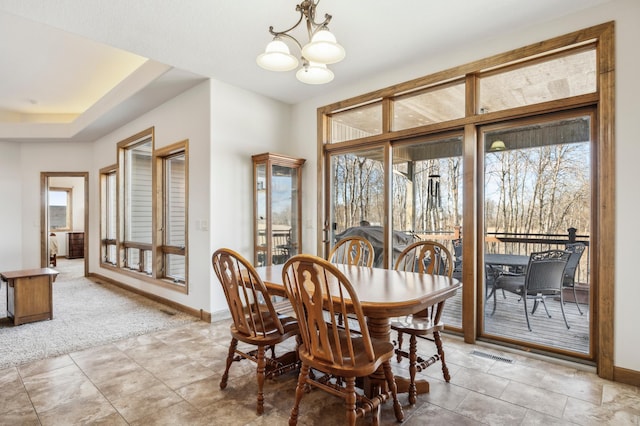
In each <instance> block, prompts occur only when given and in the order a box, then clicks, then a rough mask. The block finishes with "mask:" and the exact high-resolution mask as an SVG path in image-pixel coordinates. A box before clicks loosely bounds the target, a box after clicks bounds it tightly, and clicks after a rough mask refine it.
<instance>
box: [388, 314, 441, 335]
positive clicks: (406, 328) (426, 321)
mask: <svg viewBox="0 0 640 426" xmlns="http://www.w3.org/2000/svg"><path fill="white" fill-rule="evenodd" d="M391 329H393V330H395V331H400V332H402V333H407V334H415V335H417V336H424V335H426V334H429V333H433V332H434V331H441V330H444V323H443V322H442V321H440V322H438V323H437V324H434V322H433V320H432V319H431V318H426V317H417V316H414V315H407V316H405V317H398V318H394V319H392V320H391Z"/></svg>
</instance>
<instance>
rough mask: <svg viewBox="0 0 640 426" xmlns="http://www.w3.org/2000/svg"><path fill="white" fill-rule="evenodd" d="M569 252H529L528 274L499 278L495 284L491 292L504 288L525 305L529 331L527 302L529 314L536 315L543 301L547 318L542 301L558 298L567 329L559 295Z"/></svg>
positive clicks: (494, 301)
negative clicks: (529, 303)
mask: <svg viewBox="0 0 640 426" xmlns="http://www.w3.org/2000/svg"><path fill="white" fill-rule="evenodd" d="M570 255H571V253H570V252H568V251H565V250H548V251H543V252H537V253H531V255H530V257H529V264H528V266H527V272H526V273H525V274H523V275H511V274H510V275H506V274H503V275H500V276H499V277H498V278H497V279H496V281H495V283H494V292H495V291H497V290H498V289H503V290H506V291H508V292H511V293H514V294H517V295H519V296H520V297H521V298H522V301H523V302H524V314H525V317H526V319H527V327H528V328H529V331H531V324H530V323H529V311H528V309H527V300H533V308H532V309H531V315H533V314H534V313H535V312H536V309H538V305H539V304H540V302H542V306H544V310H545V311H546V313H547V316H548V317H549V318H551V314H549V310H548V309H547V304H546V303H545V299H546V298H547V297H549V296H552V297H556V296H560V309H561V310H562V317H563V318H564V324H565V325H566V326H567V329H569V328H570V327H569V323H568V322H567V317H566V316H565V314H564V297H563V295H562V288H563V280H564V273H565V269H566V267H567V261H568V260H569V256H570ZM496 299H497V297H495V294H494V297H493V312H492V314H493V313H495V311H496Z"/></svg>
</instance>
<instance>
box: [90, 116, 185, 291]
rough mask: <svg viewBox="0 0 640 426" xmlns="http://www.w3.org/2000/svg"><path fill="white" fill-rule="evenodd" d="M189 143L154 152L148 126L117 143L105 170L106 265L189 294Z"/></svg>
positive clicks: (103, 262)
mask: <svg viewBox="0 0 640 426" xmlns="http://www.w3.org/2000/svg"><path fill="white" fill-rule="evenodd" d="M187 145H188V142H187V141H182V142H179V143H176V144H173V145H171V146H168V147H165V148H162V149H159V150H155V147H154V129H153V128H149V129H147V130H144V131H142V132H140V133H138V134H136V135H134V136H132V137H130V138H128V139H125V140H123V141H121V142H119V143H118V164H117V165H114V166H111V167H106V168H104V169H102V170H101V171H100V190H101V194H100V202H101V229H100V232H101V253H100V256H101V257H100V262H101V265H102V266H104V267H108V268H109V267H113V268H118V270H119V271H121V272H123V273H126V274H132V275H134V276H136V277H137V278H140V279H142V280H145V281H149V282H152V283H154V284H159V285H162V286H165V287H168V288H171V289H175V290H178V291H181V292H184V293H186V292H187V291H188V287H187V264H188V263H187V229H188V227H187V205H188V200H187V193H188V186H187V176H188V160H187V158H188V156H187Z"/></svg>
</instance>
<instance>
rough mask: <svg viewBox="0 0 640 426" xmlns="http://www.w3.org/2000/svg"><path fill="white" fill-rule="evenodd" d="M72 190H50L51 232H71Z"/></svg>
mask: <svg viewBox="0 0 640 426" xmlns="http://www.w3.org/2000/svg"><path fill="white" fill-rule="evenodd" d="M71 191H72V190H71V188H49V231H51V232H55V231H71V229H72V224H71V193H72V192H71Z"/></svg>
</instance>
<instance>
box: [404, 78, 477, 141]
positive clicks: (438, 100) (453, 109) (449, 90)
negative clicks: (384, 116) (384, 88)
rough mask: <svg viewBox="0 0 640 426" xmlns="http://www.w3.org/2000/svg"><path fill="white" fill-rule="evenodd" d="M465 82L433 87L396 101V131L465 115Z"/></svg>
mask: <svg viewBox="0 0 640 426" xmlns="http://www.w3.org/2000/svg"><path fill="white" fill-rule="evenodd" d="M464 88H465V85H464V81H457V82H455V83H449V84H444V85H441V86H437V87H431V88H428V89H425V90H421V91H418V92H412V93H410V94H406V95H401V96H398V97H397V98H395V99H394V100H393V126H392V128H393V130H403V129H412V128H414V127H419V126H425V125H427V124H433V123H440V122H443V121H447V120H454V119H456V118H462V117H464V101H465V93H464Z"/></svg>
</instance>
